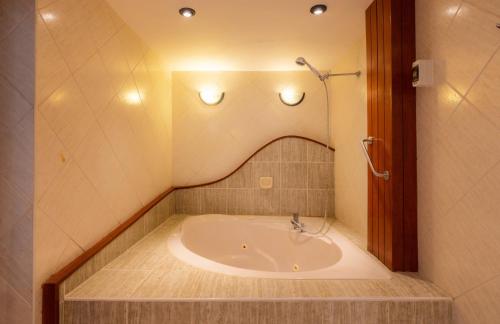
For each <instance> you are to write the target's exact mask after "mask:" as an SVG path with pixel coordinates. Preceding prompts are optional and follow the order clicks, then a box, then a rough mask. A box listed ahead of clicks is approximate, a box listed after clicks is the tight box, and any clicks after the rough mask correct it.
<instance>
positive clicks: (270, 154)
mask: <svg viewBox="0 0 500 324" xmlns="http://www.w3.org/2000/svg"><path fill="white" fill-rule="evenodd" d="M252 160H253V161H255V162H279V161H280V160H281V141H276V142H274V143H271V144H269V145H268V146H266V147H265V148H263V149H262V150H261V151H259V152H258V153H257V154H255V156H254V157H253V158H252Z"/></svg>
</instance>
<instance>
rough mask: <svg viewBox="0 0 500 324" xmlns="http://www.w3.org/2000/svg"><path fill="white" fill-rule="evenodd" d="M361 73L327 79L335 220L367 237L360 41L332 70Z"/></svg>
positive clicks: (363, 69) (362, 48)
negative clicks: (332, 153)
mask: <svg viewBox="0 0 500 324" xmlns="http://www.w3.org/2000/svg"><path fill="white" fill-rule="evenodd" d="M357 70H360V71H361V76H360V77H352V76H347V77H336V78H331V79H330V93H331V95H330V98H332V123H331V125H332V139H333V146H334V147H335V150H336V152H338V154H337V155H336V157H335V190H336V194H335V217H336V218H337V219H339V220H340V221H342V222H343V223H344V224H346V225H347V226H349V227H350V228H351V229H353V230H355V231H356V232H358V233H359V234H361V236H362V237H363V238H366V235H367V227H368V223H367V222H368V217H367V215H368V210H367V208H368V205H367V201H368V187H367V186H368V184H367V183H368V176H367V167H368V165H367V162H366V159H365V157H364V156H363V152H362V150H361V147H360V145H359V141H360V140H361V139H362V138H365V137H366V133H367V112H366V40H365V39H364V38H362V39H360V40H359V41H358V42H357V43H356V44H355V45H354V46H353V47H352V49H351V54H350V55H349V56H348V57H346V58H344V59H343V60H342V61H340V62H339V64H337V65H336V66H335V71H338V72H344V71H347V72H350V71H357Z"/></svg>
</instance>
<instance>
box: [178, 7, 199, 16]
mask: <svg viewBox="0 0 500 324" xmlns="http://www.w3.org/2000/svg"><path fill="white" fill-rule="evenodd" d="M179 13H180V14H181V16H183V17H186V18H191V17H193V16H194V15H196V11H195V10H194V9H193V8H187V7H186V8H181V9H179Z"/></svg>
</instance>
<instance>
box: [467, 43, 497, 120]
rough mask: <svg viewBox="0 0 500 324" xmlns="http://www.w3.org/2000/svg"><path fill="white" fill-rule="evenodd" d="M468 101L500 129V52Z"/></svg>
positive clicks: (476, 84)
mask: <svg viewBox="0 0 500 324" xmlns="http://www.w3.org/2000/svg"><path fill="white" fill-rule="evenodd" d="M467 99H469V100H470V101H471V102H472V104H473V105H474V106H475V107H477V108H478V109H479V110H480V111H481V112H482V113H483V115H484V116H485V117H486V118H488V119H489V120H490V121H492V122H493V123H494V124H495V125H496V126H497V128H500V51H497V53H496V55H495V56H494V57H493V59H492V60H491V61H490V63H489V64H488V65H487V66H486V68H485V69H484V71H483V73H481V75H480V76H479V79H478V80H477V81H476V83H475V84H474V86H473V87H472V89H471V91H470V92H469V94H468V95H467Z"/></svg>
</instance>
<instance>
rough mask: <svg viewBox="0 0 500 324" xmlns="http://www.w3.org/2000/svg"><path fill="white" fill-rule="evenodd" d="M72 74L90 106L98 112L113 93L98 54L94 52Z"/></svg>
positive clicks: (108, 76) (109, 77) (108, 75)
mask: <svg viewBox="0 0 500 324" xmlns="http://www.w3.org/2000/svg"><path fill="white" fill-rule="evenodd" d="M74 76H75V80H76V82H77V83H78V85H79V87H80V89H81V90H82V92H83V95H84V96H85V98H86V99H87V101H88V103H89V105H90V107H91V108H92V110H93V111H94V113H95V114H98V113H99V112H100V111H101V110H102V109H103V108H104V107H105V106H107V105H108V104H109V102H110V101H111V99H112V98H113V95H114V94H115V89H114V88H113V84H112V82H111V81H112V79H111V76H110V74H109V73H108V71H107V70H106V67H105V65H104V63H103V62H102V60H101V58H100V56H99V55H97V54H94V56H92V57H91V58H90V59H89V60H88V61H87V62H85V64H84V65H83V66H82V67H81V68H79V69H78V70H77V71H76V72H75V73H74Z"/></svg>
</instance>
